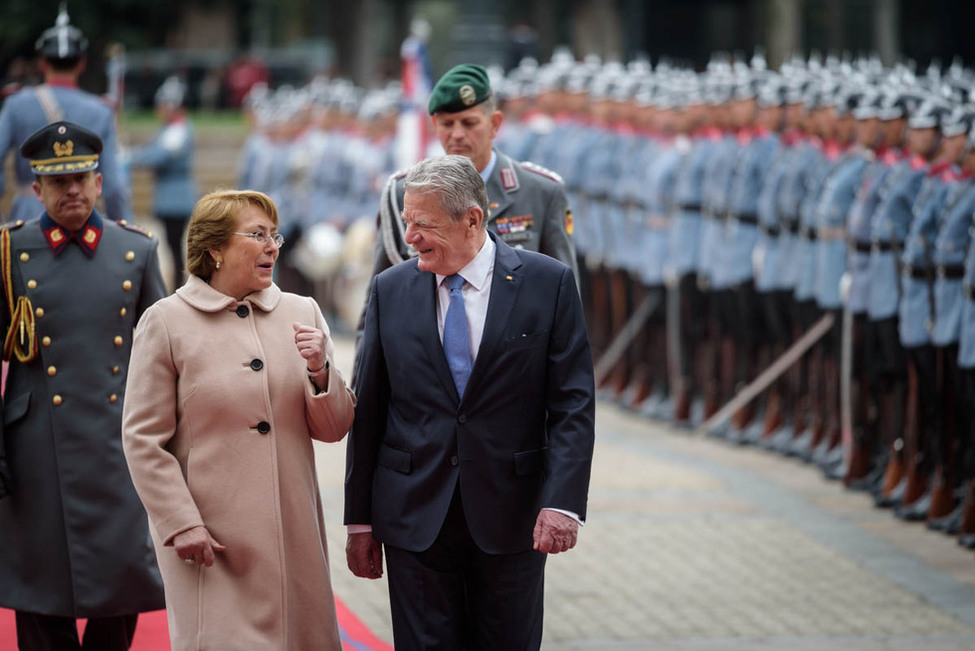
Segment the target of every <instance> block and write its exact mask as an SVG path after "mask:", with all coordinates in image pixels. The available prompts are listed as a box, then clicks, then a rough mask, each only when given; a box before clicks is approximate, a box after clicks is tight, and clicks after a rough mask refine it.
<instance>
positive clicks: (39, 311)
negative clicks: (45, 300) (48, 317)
mask: <svg viewBox="0 0 975 651" xmlns="http://www.w3.org/2000/svg"><path fill="white" fill-rule="evenodd" d="M34 314H35V315H36V316H37V318H38V319H39V318H41V317H42V316H44V308H43V307H39V308H37V309H36V310H34Z"/></svg>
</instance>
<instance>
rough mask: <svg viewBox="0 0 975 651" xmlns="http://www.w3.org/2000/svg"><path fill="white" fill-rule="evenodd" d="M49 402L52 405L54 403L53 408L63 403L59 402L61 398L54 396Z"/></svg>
mask: <svg viewBox="0 0 975 651" xmlns="http://www.w3.org/2000/svg"><path fill="white" fill-rule="evenodd" d="M51 402H53V403H54V406H55V407H57V406H58V405H60V404H61V403H62V402H63V401H62V400H61V396H59V395H56V396H54V397H53V398H51Z"/></svg>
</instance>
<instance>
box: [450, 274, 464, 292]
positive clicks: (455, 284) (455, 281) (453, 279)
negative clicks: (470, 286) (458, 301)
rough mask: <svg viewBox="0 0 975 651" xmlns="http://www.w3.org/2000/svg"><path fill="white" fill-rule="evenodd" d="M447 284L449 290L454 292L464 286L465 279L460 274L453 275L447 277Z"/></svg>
mask: <svg viewBox="0 0 975 651" xmlns="http://www.w3.org/2000/svg"><path fill="white" fill-rule="evenodd" d="M446 283H447V289H449V290H450V291H454V290H455V289H460V288H461V287H463V286H464V277H463V276H461V275H460V274H453V275H451V276H447V279H446Z"/></svg>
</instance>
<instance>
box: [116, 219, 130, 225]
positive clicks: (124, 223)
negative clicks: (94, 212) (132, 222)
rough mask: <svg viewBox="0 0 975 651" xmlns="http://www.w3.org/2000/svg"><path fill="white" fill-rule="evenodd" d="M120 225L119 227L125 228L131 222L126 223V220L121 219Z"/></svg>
mask: <svg viewBox="0 0 975 651" xmlns="http://www.w3.org/2000/svg"><path fill="white" fill-rule="evenodd" d="M118 223H119V225H120V226H125V225H126V224H128V223H129V222H128V221H126V220H124V219H120V220H118Z"/></svg>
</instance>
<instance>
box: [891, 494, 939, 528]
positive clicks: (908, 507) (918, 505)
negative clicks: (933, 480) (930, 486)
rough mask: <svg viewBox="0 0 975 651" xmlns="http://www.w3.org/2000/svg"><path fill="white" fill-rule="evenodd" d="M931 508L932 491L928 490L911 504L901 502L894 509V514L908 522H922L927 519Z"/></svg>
mask: <svg viewBox="0 0 975 651" xmlns="http://www.w3.org/2000/svg"><path fill="white" fill-rule="evenodd" d="M930 510H931V491H928V492H927V493H925V494H924V495H922V496H921V497H919V498H918V499H916V500H914V501H913V502H912V503H911V504H901V505H900V506H898V507H897V508H896V509H894V515H895V516H896V517H898V518H900V519H901V520H906V521H907V522H921V521H922V520H925V519H927V517H928V511H930Z"/></svg>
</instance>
